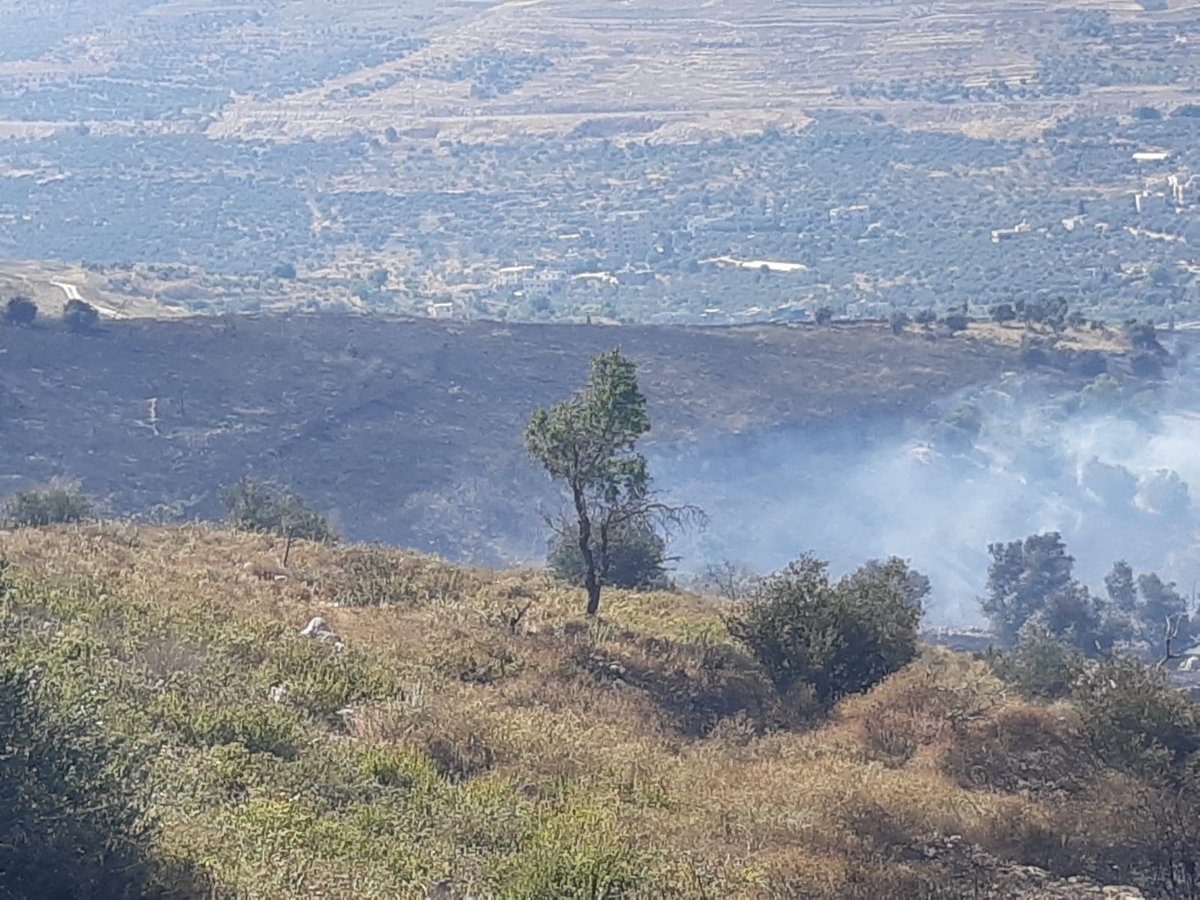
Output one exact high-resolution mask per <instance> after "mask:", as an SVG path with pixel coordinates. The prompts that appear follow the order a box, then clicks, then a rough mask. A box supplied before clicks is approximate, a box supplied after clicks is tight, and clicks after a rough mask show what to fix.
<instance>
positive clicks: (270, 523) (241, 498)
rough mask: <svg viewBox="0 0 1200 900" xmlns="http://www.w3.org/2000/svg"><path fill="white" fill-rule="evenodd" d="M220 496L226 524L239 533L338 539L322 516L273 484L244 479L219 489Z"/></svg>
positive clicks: (309, 538)
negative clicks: (249, 532) (226, 517)
mask: <svg viewBox="0 0 1200 900" xmlns="http://www.w3.org/2000/svg"><path fill="white" fill-rule="evenodd" d="M219 497H220V500H221V503H222V505H224V507H225V512H226V514H227V515H228V517H229V524H230V525H232V526H233V527H234V528H237V529H239V530H241V531H256V532H261V533H263V534H277V535H279V536H280V537H293V538H300V539H302V540H309V541H322V542H330V543H331V542H334V541H336V540H337V535H336V534H335V533H334V531H333V529H332V528H331V527H330V525H329V522H328V521H327V520H326V519H325V517H324V516H322V515H321V514H320V513H318V512H317V511H316V510H314V509H312V507H310V506H308V504H306V503H305V502H304V501H303V500H302V499H300V497H298V496H297V495H296V494H293V493H292V492H291V491H288V490H285V489H284V488H281V487H280V486H278V485H276V484H274V483H272V482H269V481H260V480H259V479H256V478H251V477H249V476H246V477H244V478H242V479H241V480H240V481H238V482H237V483H236V484H228V485H225V486H224V487H222V488H221V490H220V492H219Z"/></svg>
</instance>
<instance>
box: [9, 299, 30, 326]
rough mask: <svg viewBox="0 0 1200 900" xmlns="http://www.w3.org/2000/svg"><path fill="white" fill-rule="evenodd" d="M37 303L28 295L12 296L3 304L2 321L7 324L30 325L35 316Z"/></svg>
mask: <svg viewBox="0 0 1200 900" xmlns="http://www.w3.org/2000/svg"><path fill="white" fill-rule="evenodd" d="M37 311H38V310H37V305H36V304H35V303H34V302H33V301H32V300H30V299H29V298H28V297H21V296H17V297H13V298H12V299H10V300H9V301H8V303H7V304H5V306H4V321H5V322H7V323H8V324H9V325H30V324H32V323H33V320H34V319H36V318H37Z"/></svg>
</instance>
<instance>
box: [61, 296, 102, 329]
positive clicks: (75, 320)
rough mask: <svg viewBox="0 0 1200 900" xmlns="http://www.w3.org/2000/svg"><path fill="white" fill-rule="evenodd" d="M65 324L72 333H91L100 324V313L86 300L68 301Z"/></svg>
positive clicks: (64, 314)
mask: <svg viewBox="0 0 1200 900" xmlns="http://www.w3.org/2000/svg"><path fill="white" fill-rule="evenodd" d="M63 322H64V323H65V324H66V326H67V327H68V328H69V329H71V330H72V331H91V330H92V329H93V328H95V327H96V326H97V325H98V324H99V323H100V312H99V311H98V310H97V309H96V307H94V306H92V304H90V303H88V302H87V301H86V300H68V301H67V308H66V309H64V310H63Z"/></svg>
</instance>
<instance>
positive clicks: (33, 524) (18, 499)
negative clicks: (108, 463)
mask: <svg viewBox="0 0 1200 900" xmlns="http://www.w3.org/2000/svg"><path fill="white" fill-rule="evenodd" d="M95 511H96V510H95V507H94V506H93V504H92V501H91V499H90V498H89V497H88V496H87V495H86V494H84V493H83V492H82V491H80V490H79V488H78V487H77V486H75V485H71V484H65V483H62V484H60V483H51V484H48V485H46V486H44V487H35V488H29V489H28V490H24V491H19V492H18V493H16V494H14V495H13V496H12V497H11V498H9V500H8V503H6V504H5V508H4V518H5V521H6V522H7V523H8V525H9V526H11V527H13V528H40V527H43V526H45V525H62V524H66V523H72V522H83V521H86V520H87V519H90V518H92V516H93V515H95Z"/></svg>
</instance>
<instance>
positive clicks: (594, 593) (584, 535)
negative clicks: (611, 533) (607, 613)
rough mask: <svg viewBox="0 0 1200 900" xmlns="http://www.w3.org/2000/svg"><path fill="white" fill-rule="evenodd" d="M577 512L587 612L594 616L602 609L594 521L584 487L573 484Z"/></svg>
mask: <svg viewBox="0 0 1200 900" xmlns="http://www.w3.org/2000/svg"><path fill="white" fill-rule="evenodd" d="M572 494H573V495H574V498H575V512H576V514H577V515H578V516H579V554H580V556H582V557H583V569H584V576H583V584H584V586H585V587H586V588H587V592H588V605H587V614H588V615H589V616H594V615H595V614H596V613H597V612H599V611H600V578H599V576H598V575H597V572H596V555H595V554H594V553H592V521H591V519H590V518H588V509H587V500H586V498H585V497H584V494H583V488H582V487H581V486H580V485H578V484H576V485H573V486H572Z"/></svg>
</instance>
